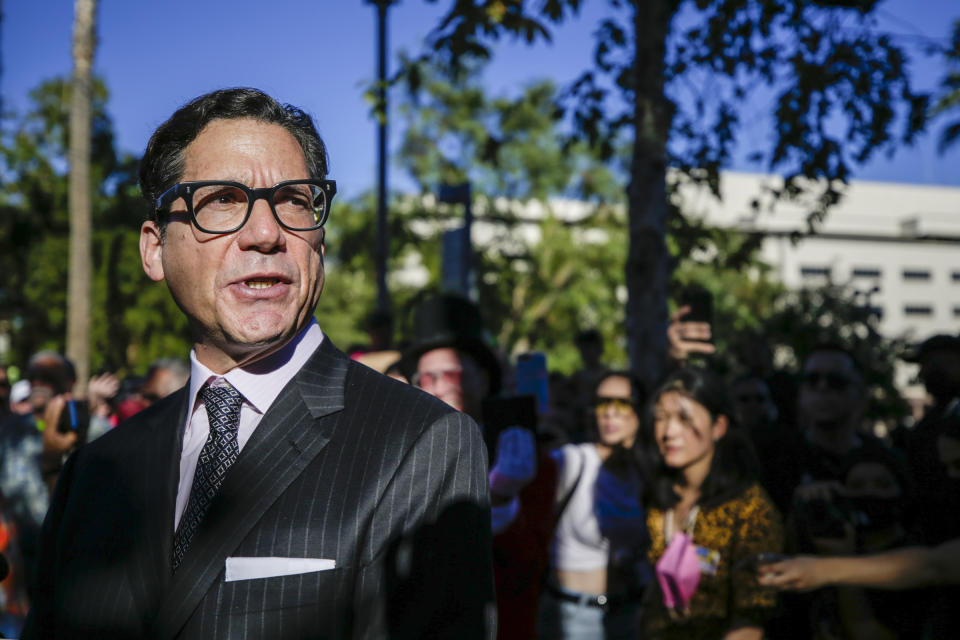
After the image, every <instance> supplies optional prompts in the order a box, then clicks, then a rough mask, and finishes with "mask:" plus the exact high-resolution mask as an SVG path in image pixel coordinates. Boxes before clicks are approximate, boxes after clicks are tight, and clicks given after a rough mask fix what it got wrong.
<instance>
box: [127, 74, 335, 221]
mask: <svg viewBox="0 0 960 640" xmlns="http://www.w3.org/2000/svg"><path fill="white" fill-rule="evenodd" d="M241 118H251V119H253V120H257V121H259V122H264V123H268V124H276V125H280V126H281V127H283V128H284V129H286V130H287V131H289V132H290V135H292V136H293V137H294V139H296V141H297V142H298V143H299V144H300V148H301V149H302V150H303V157H304V160H305V161H306V163H307V171H309V172H310V177H312V178H326V176H327V148H326V146H325V145H324V144H323V140H321V139H320V135H319V134H318V133H317V129H316V127H314V125H313V120H312V119H311V118H310V116H309V115H307V114H306V113H305V112H304V111H302V110H301V109H298V108H297V107H294V106H291V105H289V104H281V103H279V102H277V101H276V100H274V99H273V98H271V97H270V96H268V95H267V94H265V93H264V92H262V91H260V90H259V89H251V88H246V87H241V88H234V89H220V90H219V91H213V92H211V93H207V94H204V95H202V96H200V97H198V98H194V99H193V100H192V101H190V102H189V103H187V104H186V105H184V106H182V107H180V108H179V109H177V111H176V112H175V113H174V114H173V115H172V116H170V119H169V120H167V121H166V122H164V123H163V124H161V125H160V126H159V127H157V130H156V131H154V133H153V135H152V136H151V137H150V142H148V143H147V149H146V151H144V153H143V159H142V160H141V161H140V191H141V192H142V193H143V197H144V198H145V199H146V200H147V202H148V203H149V206H150V211H151V212H152V215H154V216H156V213H157V212H156V201H157V198H159V197H160V195H161V194H162V193H163V192H164V191H166V190H167V189H169V188H170V187H172V186H173V185H175V184H176V183H177V182H178V181H179V180H180V177H181V176H182V175H183V171H184V158H183V152H184V150H186V148H187V146H189V145H190V143H191V142H193V141H194V139H196V137H197V136H198V135H200V132H201V131H203V129H204V127H206V126H207V125H208V124H210V123H211V122H213V121H214V120H236V119H241ZM161 224H162V221H161Z"/></svg>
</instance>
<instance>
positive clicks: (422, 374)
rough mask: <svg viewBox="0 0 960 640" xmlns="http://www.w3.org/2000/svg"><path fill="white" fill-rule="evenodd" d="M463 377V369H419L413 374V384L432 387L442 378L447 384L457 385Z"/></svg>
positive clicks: (424, 387) (425, 387) (423, 387)
mask: <svg viewBox="0 0 960 640" xmlns="http://www.w3.org/2000/svg"><path fill="white" fill-rule="evenodd" d="M462 378H463V369H443V370H442V371H419V372H417V373H415V374H413V380H412V382H413V384H414V386H417V387H420V388H421V389H432V388H434V387H435V386H437V383H439V382H440V381H441V380H443V381H444V382H445V383H446V384H447V385H448V386H451V387H459V386H460V381H461V379H462Z"/></svg>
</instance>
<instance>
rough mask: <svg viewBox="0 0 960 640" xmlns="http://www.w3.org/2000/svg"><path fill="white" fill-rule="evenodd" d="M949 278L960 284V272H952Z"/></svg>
mask: <svg viewBox="0 0 960 640" xmlns="http://www.w3.org/2000/svg"><path fill="white" fill-rule="evenodd" d="M950 277H952V278H953V281H954V282H960V271H954V272H953V273H952V274H950Z"/></svg>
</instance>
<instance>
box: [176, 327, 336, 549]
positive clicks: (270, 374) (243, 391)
mask: <svg viewBox="0 0 960 640" xmlns="http://www.w3.org/2000/svg"><path fill="white" fill-rule="evenodd" d="M321 342H323V331H321V330H320V325H318V324H317V321H316V320H315V319H314V320H312V321H311V322H310V324H309V325H307V327H306V328H304V329H303V330H302V331H301V332H300V333H298V334H297V335H296V336H295V337H294V338H293V340H291V341H290V342H288V343H287V344H286V345H285V346H284V347H283V348H282V349H280V350H279V351H277V352H276V353H272V354H270V355H269V356H267V357H266V358H263V359H261V360H257V361H256V362H254V363H252V364H250V365H249V366H247V367H237V368H236V369H232V370H230V371H228V372H227V373H226V374H225V375H223V376H219V375H217V374H215V373H213V372H212V371H210V369H208V368H207V367H205V366H204V365H202V364H201V363H200V362H199V361H198V360H197V354H196V351H194V350H191V351H190V405H189V406H190V411H189V412H188V413H187V425H186V428H185V429H184V432H183V449H182V450H181V452H180V483H179V485H177V508H176V512H175V514H174V520H173V528H174V531H176V529H177V527H178V526H179V525H180V517H181V516H182V515H183V511H184V509H186V508H187V502H188V501H189V499H190V489H191V488H192V487H193V475H194V473H195V472H196V469H197V460H198V459H199V458H200V450H201V449H203V445H204V444H205V443H206V442H207V438H208V437H209V435H210V423H209V421H208V418H207V411H206V407H205V405H204V404H203V399H202V398H200V397H199V394H200V390H201V389H202V388H203V386H204V385H205V384H207V383H209V384H211V385H219V384H226V383H229V384H230V385H231V386H232V387H233V388H234V389H236V390H237V391H238V392H239V393H240V395H241V396H242V397H243V405H242V406H241V408H240V427H239V430H238V431H237V443H238V445H239V447H240V451H243V446H244V445H245V444H246V443H247V440H249V439H250V436H251V435H253V431H254V430H255V429H256V428H257V425H258V424H260V419H261V418H263V415H264V414H265V413H266V412H267V409H269V408H270V405H271V404H273V401H274V400H276V399H277V396H278V395H280V391H281V390H282V389H283V388H284V387H285V386H286V385H287V383H288V382H290V380H292V379H293V377H294V376H295V375H296V374H297V372H298V371H300V369H301V368H303V365H304V364H306V362H307V360H309V359H310V356H312V355H313V352H314V351H316V350H317V347H319V346H320V343H321Z"/></svg>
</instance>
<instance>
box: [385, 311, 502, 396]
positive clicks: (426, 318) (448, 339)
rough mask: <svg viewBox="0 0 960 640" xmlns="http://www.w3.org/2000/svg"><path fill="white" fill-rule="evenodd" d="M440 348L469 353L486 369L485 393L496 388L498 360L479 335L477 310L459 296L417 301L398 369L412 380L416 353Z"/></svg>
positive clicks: (415, 365) (492, 392)
mask: <svg viewBox="0 0 960 640" xmlns="http://www.w3.org/2000/svg"><path fill="white" fill-rule="evenodd" d="M443 348H451V349H457V350H458V351H462V352H464V353H466V354H468V355H470V356H472V357H473V358H474V359H475V360H476V361H477V364H479V365H480V366H481V367H483V368H484V370H486V372H487V377H488V378H489V383H490V389H489V393H490V394H494V393H497V392H498V391H499V390H500V378H501V372H500V363H499V362H498V361H497V357H496V355H494V353H493V350H492V349H491V348H490V347H489V346H488V345H487V343H486V341H485V340H484V339H483V322H482V320H481V319H480V310H479V309H478V308H477V306H476V305H475V304H473V303H472V302H470V301H469V300H467V299H466V298H464V297H462V296H458V295H454V294H449V293H445V294H439V295H434V296H431V297H429V298H426V299H424V300H423V301H422V302H420V303H419V304H418V305H417V307H416V308H415V309H414V311H413V337H412V339H411V344H410V346H409V347H407V348H406V349H405V350H404V352H403V357H402V358H401V360H400V370H401V371H402V372H403V375H405V376H406V377H407V379H408V380H412V379H413V375H414V374H415V373H416V372H417V363H418V362H419V360H420V356H422V355H423V354H425V353H426V352H428V351H432V350H433V349H443Z"/></svg>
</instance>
